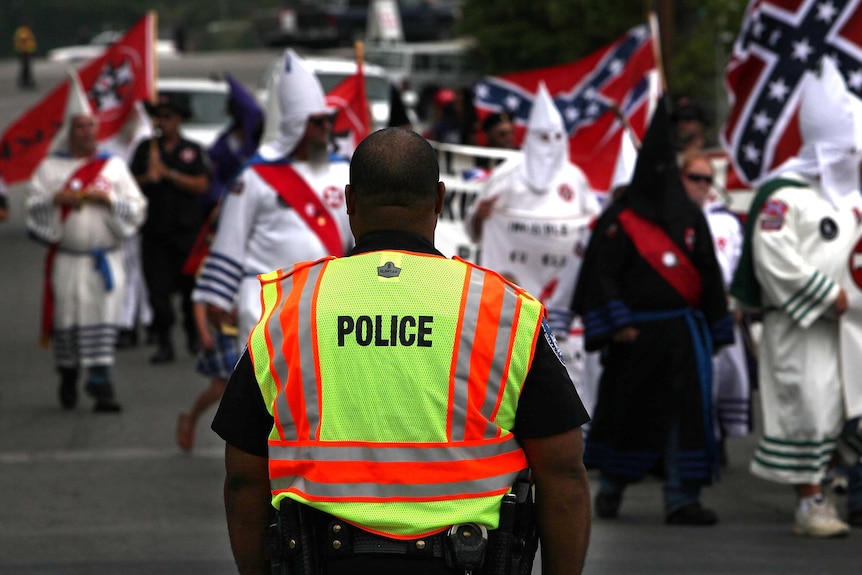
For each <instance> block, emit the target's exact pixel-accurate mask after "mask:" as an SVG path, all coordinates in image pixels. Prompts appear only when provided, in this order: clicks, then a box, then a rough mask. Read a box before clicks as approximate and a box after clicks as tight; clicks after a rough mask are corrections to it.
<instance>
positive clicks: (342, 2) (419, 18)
mask: <svg viewBox="0 0 862 575" xmlns="http://www.w3.org/2000/svg"><path fill="white" fill-rule="evenodd" d="M397 2H398V11H399V14H400V16H401V29H402V31H403V35H404V40H405V41H407V42H421V41H426V40H439V39H443V38H451V37H452V36H453V32H454V28H455V21H456V20H457V18H458V14H459V12H458V8H457V2H453V1H451V0H450V1H448V2H443V1H441V0H397ZM368 5H369V0H323V1H312V0H287V1H285V2H283V4H282V6H281V7H279V8H266V9H260V10H257V11H256V12H255V13H254V14H253V15H252V27H253V29H254V30H255V33H256V35H257V37H258V38H259V39H260V41H261V43H262V44H264V45H266V46H314V47H326V46H330V47H331V46H348V45H351V44H352V43H353V42H354V41H355V40H362V39H364V38H365V33H366V30H367V28H368Z"/></svg>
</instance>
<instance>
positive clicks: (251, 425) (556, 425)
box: [212, 232, 590, 457]
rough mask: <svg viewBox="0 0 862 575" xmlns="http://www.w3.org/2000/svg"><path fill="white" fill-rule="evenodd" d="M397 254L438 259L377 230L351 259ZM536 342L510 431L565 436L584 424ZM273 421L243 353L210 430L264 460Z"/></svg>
mask: <svg viewBox="0 0 862 575" xmlns="http://www.w3.org/2000/svg"><path fill="white" fill-rule="evenodd" d="M384 249H389V250H401V251H411V252H416V253H426V254H435V255H442V254H440V252H439V251H437V250H436V249H435V248H434V246H433V245H432V244H431V243H430V242H428V241H427V240H426V239H424V238H422V237H420V236H418V235H416V234H412V233H405V232H377V233H373V234H369V235H367V236H365V237H363V238H362V239H361V240H360V241H359V243H358V244H357V245H356V246H355V247H354V248H353V250H352V251H351V254H350V255H354V254H360V253H364V252H370V251H378V250H384ZM543 329H544V331H545V333H544V335H545V337H539V338H537V341H536V351H535V354H534V356H533V363H532V364H530V369H529V371H528V373H527V378H526V381H525V382H524V387H523V390H522V392H521V397H520V399H519V401H518V409H517V412H516V414H515V429H514V430H512V431H513V433H514V434H515V437H517V438H518V439H530V438H537V437H548V436H551V435H557V434H560V433H564V432H566V431H569V430H571V429H574V428H576V427H579V426H581V425H583V424H584V423H586V422H588V421H589V419H590V418H589V416H588V415H587V412H586V410H585V409H584V405H583V404H582V403H581V399H580V398H579V397H578V393H577V391H575V386H574V385H573V384H572V381H571V379H570V378H569V374H568V372H567V371H566V368H565V366H564V365H563V363H562V361H561V360H560V358H559V356H558V355H557V352H556V351H555V350H554V348H553V347H552V346H551V343H550V337H551V336H550V332H549V331H548V329H547V326H543ZM272 425H273V419H272V416H271V415H270V414H269V412H268V411H267V409H266V406H265V405H264V403H263V396H262V395H261V393H260V388H259V387H258V384H257V379H256V378H255V375H254V367H253V366H252V363H251V358H250V357H249V354H248V350H246V351H245V352H244V353H243V355H242V357H241V358H240V360H239V363H237V366H236V369H235V370H234V373H233V375H231V378H230V381H229V382H228V385H227V388H226V389H225V393H224V396H223V397H222V400H221V404H220V405H219V408H218V412H217V413H216V415H215V419H214V420H213V423H212V429H213V431H215V432H216V433H217V434H218V435H219V436H220V437H221V438H222V439H224V440H225V441H226V442H227V443H230V444H231V445H233V446H234V447H237V448H238V449H241V450H243V451H245V452H247V453H251V454H253V455H259V456H261V457H266V456H267V452H268V447H267V440H268V438H269V433H270V431H271V430H272Z"/></svg>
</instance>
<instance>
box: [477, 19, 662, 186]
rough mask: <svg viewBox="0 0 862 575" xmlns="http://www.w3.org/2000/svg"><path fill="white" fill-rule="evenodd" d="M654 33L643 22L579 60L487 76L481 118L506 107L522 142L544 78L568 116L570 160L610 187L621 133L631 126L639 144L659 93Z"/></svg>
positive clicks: (595, 182) (481, 89) (481, 88)
mask: <svg viewBox="0 0 862 575" xmlns="http://www.w3.org/2000/svg"><path fill="white" fill-rule="evenodd" d="M653 36H654V35H653V33H652V32H651V31H650V26H649V25H647V24H643V25H640V26H637V27H635V28H632V29H631V30H629V31H628V32H627V33H626V34H624V35H623V36H622V37H620V38H618V39H617V40H616V41H614V42H613V43H611V44H610V45H608V46H605V47H604V48H602V49H601V50H598V51H597V52H594V53H592V54H590V55H589V56H587V57H585V58H582V59H581V60H577V61H575V62H572V63H569V64H563V65H561V66H552V67H548V68H540V69H536V70H528V71H524V72H516V73H513V74H507V75H505V76H496V77H487V78H484V79H483V80H481V81H480V82H478V83H477V84H476V85H475V87H474V104H475V106H476V110H477V112H478V114H479V116H480V118H483V117H485V116H486V115H487V114H490V113H492V112H508V114H509V115H510V116H511V117H512V119H513V121H514V123H515V133H516V138H515V139H516V142H520V141H521V139H522V138H523V134H524V130H525V128H526V125H527V119H528V118H529V115H530V108H531V107H532V105H533V97H534V96H535V93H536V90H537V89H538V85H539V81H542V80H543V81H544V82H545V85H546V86H547V88H548V91H549V92H550V93H551V96H552V97H553V99H554V103H555V104H556V105H557V108H558V109H559V110H560V112H561V114H562V116H563V122H564V123H565V126H566V132H567V133H568V135H569V158H570V159H571V160H572V162H574V163H575V164H577V165H578V167H579V168H581V169H582V170H583V171H584V173H585V174H586V176H587V179H589V182H590V185H591V187H592V188H593V189H594V190H597V191H607V190H608V189H609V188H610V185H611V178H612V176H613V173H614V166H615V165H616V159H617V155H618V154H619V151H620V148H621V144H622V136H623V131H624V130H625V129H628V128H629V127H630V128H631V130H633V132H634V135H635V137H636V139H637V140H638V141H639V140H640V138H642V137H643V135H644V133H645V132H646V128H647V125H648V124H649V118H650V115H651V114H652V110H653V109H654V107H655V102H656V99H657V97H658V70H657V67H656V49H655V45H654V42H655V41H657V39H656V38H654V37H653Z"/></svg>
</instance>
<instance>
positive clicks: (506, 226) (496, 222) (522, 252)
mask: <svg viewBox="0 0 862 575" xmlns="http://www.w3.org/2000/svg"><path fill="white" fill-rule="evenodd" d="M523 152H524V154H523V157H520V158H517V159H513V160H509V161H506V162H504V163H503V164H501V165H500V166H498V167H497V168H496V169H495V170H494V171H493V173H492V174H491V176H490V177H489V178H488V181H487V183H486V184H485V186H484V187H483V189H482V191H481V192H480V197H496V198H497V200H496V203H495V204H494V210H493V212H492V213H491V215H490V216H489V217H488V218H487V219H486V220H485V221H484V223H483V225H482V234H481V238H476V237H474V238H473V239H474V240H478V241H479V242H480V243H481V252H480V256H479V263H480V264H481V265H482V266H483V267H486V268H490V269H492V270H494V271H496V272H498V273H500V274H503V275H504V276H506V277H507V278H509V279H511V280H512V281H514V282H515V283H516V284H518V285H520V286H521V287H523V288H524V289H526V290H527V292H529V293H531V294H532V295H534V296H536V297H541V292H542V289H543V288H544V286H545V285H546V284H548V282H549V281H551V280H552V279H553V278H555V277H556V276H557V275H558V274H559V273H560V270H561V269H562V268H563V267H564V266H565V265H566V262H567V260H568V259H569V257H570V254H571V253H572V251H573V248H574V245H575V242H576V241H577V239H578V237H579V235H580V233H581V230H582V229H583V228H584V227H585V226H587V225H588V224H589V222H590V220H591V219H592V218H593V217H594V216H595V215H596V214H598V213H599V204H598V201H597V199H596V197H595V194H594V192H593V191H592V189H591V188H590V186H589V183H588V182H587V179H586V176H584V173H583V172H582V171H581V170H580V168H578V167H577V166H576V165H574V164H572V163H571V162H569V161H568V157H567V156H568V142H567V136H566V133H565V130H564V126H563V120H562V117H561V116H560V112H559V111H558V110H557V108H556V106H555V105H554V102H553V100H552V99H551V97H550V95H549V94H548V91H547V88H545V85H544V83H542V84H540V86H539V90H538V93H537V95H536V98H535V101H534V103H533V108H532V110H531V112H530V118H529V121H528V125H527V134H526V137H525V140H524V145H523ZM477 205H478V201H477V202H476V203H474V204H473V206H472V207H471V209H470V211H469V212H468V214H467V218H466V222H465V223H466V226H467V230H468V233H471V234H472V233H473V229H474V223H473V222H474V220H475V214H476V207H477Z"/></svg>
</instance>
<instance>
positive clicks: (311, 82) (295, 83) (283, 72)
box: [260, 48, 333, 160]
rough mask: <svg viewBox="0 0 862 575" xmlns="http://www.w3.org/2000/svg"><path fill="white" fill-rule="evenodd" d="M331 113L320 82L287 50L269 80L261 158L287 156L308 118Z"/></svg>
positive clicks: (289, 49) (268, 158)
mask: <svg viewBox="0 0 862 575" xmlns="http://www.w3.org/2000/svg"><path fill="white" fill-rule="evenodd" d="M332 112H333V110H332V108H329V107H328V106H327V105H326V99H325V97H324V94H323V87H321V85H320V80H318V79H317V76H315V75H314V73H313V72H312V71H311V70H310V69H309V68H308V66H307V64H306V63H305V61H304V60H303V59H302V58H300V57H299V55H297V53H296V52H294V51H293V49H292V48H288V49H287V50H285V52H284V57H283V58H282V61H281V66H279V68H278V70H277V71H276V72H275V74H274V77H273V78H271V79H270V87H269V99H268V101H267V109H266V125H265V129H264V143H263V145H262V146H261V147H260V154H261V156H263V157H264V158H266V159H267V160H275V159H278V158H282V157H284V156H288V155H290V154H291V153H292V152H293V150H294V148H296V145H297V144H298V143H299V141H300V140H301V139H302V135H303V134H304V133H305V124H306V122H307V121H308V117H309V116H314V115H317V114H331V113H332ZM276 127H277V129H276Z"/></svg>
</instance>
